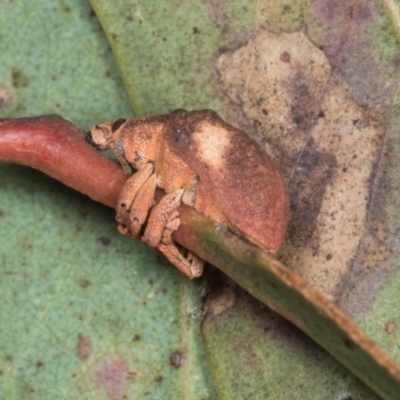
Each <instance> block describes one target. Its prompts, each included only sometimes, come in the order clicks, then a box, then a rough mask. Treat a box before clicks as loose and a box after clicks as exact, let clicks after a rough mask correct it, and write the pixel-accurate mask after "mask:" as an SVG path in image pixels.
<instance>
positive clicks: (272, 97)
mask: <svg viewBox="0 0 400 400" xmlns="http://www.w3.org/2000/svg"><path fill="white" fill-rule="evenodd" d="M283 53H288V54H290V63H289V62H283V61H282V54H283ZM216 67H217V70H218V73H219V76H220V89H221V92H222V93H223V95H224V97H223V100H224V101H225V102H226V104H227V106H228V107H229V108H230V107H232V108H233V109H235V110H236V109H237V108H238V107H239V108H240V109H241V110H242V113H241V115H238V114H236V115H234V114H233V113H232V114H231V115H232V123H233V124H237V125H239V126H240V127H241V128H242V129H245V130H248V129H247V128H248V127H249V126H251V127H254V126H256V129H257V135H263V136H264V137H265V138H266V140H267V141H268V143H267V146H266V147H267V150H268V152H269V153H270V154H271V155H272V156H273V157H274V158H275V160H276V161H277V162H278V163H279V164H280V166H281V169H282V170H283V171H284V172H285V175H286V177H287V180H288V181H289V190H290V194H291V202H292V203H291V207H292V217H291V218H292V222H291V225H290V230H289V240H287V242H286V245H285V247H284V249H283V252H282V253H281V259H282V261H283V262H284V263H285V264H286V265H288V266H289V267H290V268H292V270H293V271H294V272H296V273H297V274H298V275H299V276H301V277H302V278H303V279H305V280H306V281H307V282H308V283H310V284H311V285H313V286H314V287H316V288H317V289H319V290H320V291H321V292H323V293H325V294H326V295H328V297H330V298H336V299H338V298H339V297H340V295H341V293H342V290H343V288H344V284H345V282H347V280H348V277H349V275H350V273H351V271H352V268H353V267H354V260H355V259H356V257H357V253H358V251H359V246H360V243H361V240H362V239H363V238H365V233H366V231H367V229H368V226H367V222H368V215H369V214H368V212H369V209H368V207H369V204H370V203H369V201H370V190H371V184H372V181H373V179H372V177H373V175H374V169H375V168H376V166H377V163H378V160H379V156H380V151H381V148H382V145H383V141H384V136H385V130H386V127H385V124H384V121H383V118H381V117H380V116H379V115H378V114H376V113H375V112H372V111H369V110H366V109H365V108H363V107H361V106H359V105H358V104H357V103H356V102H355V101H354V99H353V96H352V92H351V91H350V88H349V86H348V85H347V84H346V83H345V82H344V81H343V80H342V79H341V78H340V76H339V75H338V74H336V73H335V72H334V71H333V70H332V67H331V65H330V63H329V61H328V59H327V57H326V55H325V54H324V52H323V51H322V50H320V49H319V48H317V47H316V46H315V45H314V44H313V43H312V42H311V41H310V40H309V39H308V37H307V34H306V32H305V31H304V30H301V31H297V32H294V33H281V34H274V33H271V32H269V31H266V30H259V31H258V32H257V33H256V34H255V35H254V37H253V38H252V39H251V40H249V42H248V43H247V44H246V45H245V46H243V47H240V48H238V49H237V50H235V51H233V52H226V53H224V54H222V55H221V56H220V57H219V58H218V59H217V61H216Z"/></svg>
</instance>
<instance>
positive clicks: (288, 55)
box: [280, 51, 290, 63]
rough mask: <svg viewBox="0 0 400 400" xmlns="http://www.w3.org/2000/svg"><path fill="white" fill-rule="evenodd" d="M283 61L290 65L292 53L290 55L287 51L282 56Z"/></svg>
mask: <svg viewBox="0 0 400 400" xmlns="http://www.w3.org/2000/svg"><path fill="white" fill-rule="evenodd" d="M280 59H281V61H283V62H284V63H290V53H288V52H287V51H284V52H283V53H282V54H281V56H280Z"/></svg>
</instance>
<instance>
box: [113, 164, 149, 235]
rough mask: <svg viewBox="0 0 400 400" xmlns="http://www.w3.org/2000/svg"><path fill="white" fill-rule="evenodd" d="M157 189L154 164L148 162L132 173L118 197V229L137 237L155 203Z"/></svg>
mask: <svg viewBox="0 0 400 400" xmlns="http://www.w3.org/2000/svg"><path fill="white" fill-rule="evenodd" d="M155 190H156V176H155V174H154V166H153V164H152V163H147V164H145V165H144V166H143V168H142V169H140V170H139V171H138V172H136V173H135V174H134V175H132V176H131V177H130V178H129V179H128V180H127V181H126V183H125V185H124V187H123V188H122V191H121V194H120V196H119V198H118V204H117V215H116V220H117V221H118V223H119V226H118V230H119V231H120V232H121V233H122V234H124V235H127V236H130V237H137V236H138V235H139V233H140V230H141V228H142V226H143V224H144V223H145V221H146V219H147V215H148V213H149V209H150V208H151V206H152V205H153V200H154V192H155Z"/></svg>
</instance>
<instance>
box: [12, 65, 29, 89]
mask: <svg viewBox="0 0 400 400" xmlns="http://www.w3.org/2000/svg"><path fill="white" fill-rule="evenodd" d="M11 82H12V85H13V87H14V88H15V89H19V88H22V87H26V86H28V78H27V77H26V76H25V75H24V74H23V73H22V71H20V70H19V69H17V68H13V69H12V71H11Z"/></svg>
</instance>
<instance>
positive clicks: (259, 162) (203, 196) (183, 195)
mask: <svg viewBox="0 0 400 400" xmlns="http://www.w3.org/2000/svg"><path fill="white" fill-rule="evenodd" d="M86 140H87V141H88V142H89V143H90V144H92V145H93V146H95V147H96V148H97V149H99V150H107V149H111V150H112V151H113V152H114V154H115V155H116V157H117V159H118V161H119V162H120V163H121V166H122V168H123V170H124V172H125V174H127V175H128V176H129V178H128V180H127V181H126V184H125V185H124V187H123V189H122V192H121V194H120V196H119V199H118V205H117V208H116V211H117V215H116V219H117V221H118V223H119V226H118V229H119V231H120V232H121V233H123V234H125V235H128V236H130V237H134V238H141V239H142V240H143V241H144V242H146V243H147V244H148V245H150V246H151V247H153V248H155V249H157V250H158V251H160V252H161V253H163V254H164V255H165V256H166V257H167V258H168V260H169V261H170V262H171V263H172V264H174V265H175V266H176V267H177V268H178V269H179V270H180V271H182V272H183V273H184V274H186V275H187V276H189V277H190V278H194V277H198V276H200V275H201V274H202V271H203V264H204V262H203V260H202V259H200V258H199V257H198V256H197V255H196V254H194V253H192V252H190V251H188V252H187V254H186V256H184V252H183V251H182V249H180V248H179V247H178V245H177V244H175V243H174V241H173V240H172V232H173V231H174V230H176V229H177V228H178V227H179V224H180V220H179V213H178V211H177V210H178V207H179V205H180V204H181V203H183V204H185V205H187V206H190V207H194V209H195V210H196V211H198V212H200V213H203V214H205V215H206V216H208V217H210V218H211V219H213V220H214V221H216V222H219V223H225V224H227V225H228V227H230V228H231V229H232V230H233V231H234V232H236V233H237V234H239V235H242V236H243V237H244V238H245V239H247V240H248V241H250V242H252V243H253V244H255V245H257V246H258V247H260V248H262V249H264V250H266V251H268V252H270V253H272V254H276V253H277V252H278V250H279V248H280V246H281V244H282V242H283V240H284V236H285V233H286V229H287V225H288V221H289V196H288V191H287V187H286V184H285V181H284V179H283V178H282V176H281V174H280V173H279V171H278V168H277V167H276V165H275V164H274V163H273V162H272V160H271V159H270V158H269V157H268V155H267V154H266V152H265V151H264V150H263V149H262V147H261V146H259V145H258V143H256V142H255V141H254V140H252V139H251V138H250V137H249V136H248V135H247V134H246V133H244V132H242V131H241V130H239V129H237V128H234V127H233V126H231V125H229V124H228V123H227V122H225V121H224V120H222V119H221V118H220V117H219V116H218V114H217V113H215V112H214V111H212V110H201V111H190V112H188V111H185V110H176V111H174V112H172V113H170V114H166V115H160V116H152V117H146V118H129V119H117V120H112V121H106V122H104V123H101V124H98V125H96V126H95V127H93V128H92V129H91V130H90V131H89V132H88V133H87V135H86ZM157 188H160V189H163V190H164V191H165V196H164V197H163V198H162V199H161V200H160V201H159V202H158V203H156V204H155V200H154V195H155V191H156V189H157Z"/></svg>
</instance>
